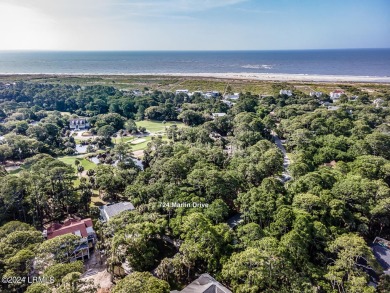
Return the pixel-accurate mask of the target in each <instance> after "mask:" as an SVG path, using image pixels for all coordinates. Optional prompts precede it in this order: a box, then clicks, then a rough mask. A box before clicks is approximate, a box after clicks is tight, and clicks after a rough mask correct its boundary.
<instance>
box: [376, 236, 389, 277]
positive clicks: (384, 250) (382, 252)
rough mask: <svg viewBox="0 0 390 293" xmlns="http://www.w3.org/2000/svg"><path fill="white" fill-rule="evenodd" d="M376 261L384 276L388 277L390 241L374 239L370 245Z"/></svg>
mask: <svg viewBox="0 0 390 293" xmlns="http://www.w3.org/2000/svg"><path fill="white" fill-rule="evenodd" d="M371 248H372V251H373V253H374V256H375V258H376V260H377V261H378V262H379V264H380V265H381V266H382V268H383V272H384V273H385V274H386V275H390V241H388V240H386V239H383V238H379V237H376V238H375V240H374V242H373V244H372V245H371Z"/></svg>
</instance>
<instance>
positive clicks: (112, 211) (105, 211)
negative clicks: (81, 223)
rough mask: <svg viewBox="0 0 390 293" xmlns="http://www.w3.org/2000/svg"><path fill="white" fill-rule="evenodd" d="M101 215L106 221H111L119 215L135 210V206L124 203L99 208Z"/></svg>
mask: <svg viewBox="0 0 390 293" xmlns="http://www.w3.org/2000/svg"><path fill="white" fill-rule="evenodd" d="M99 209H100V215H101V217H102V218H103V220H104V221H109V220H110V218H112V217H115V216H116V215H119V214H120V213H121V212H123V211H132V210H134V206H133V204H132V203H131V202H128V201H124V202H119V203H115V204H108V205H104V206H102V207H100V208H99Z"/></svg>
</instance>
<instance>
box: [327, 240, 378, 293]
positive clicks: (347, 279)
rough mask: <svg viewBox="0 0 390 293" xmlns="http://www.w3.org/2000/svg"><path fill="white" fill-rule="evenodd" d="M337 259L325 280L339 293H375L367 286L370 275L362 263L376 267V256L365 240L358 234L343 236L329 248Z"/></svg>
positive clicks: (330, 266) (333, 261) (330, 267)
mask: <svg viewBox="0 0 390 293" xmlns="http://www.w3.org/2000/svg"><path fill="white" fill-rule="evenodd" d="M328 250H329V252H330V253H332V254H333V255H334V256H335V258H334V259H333V260H332V261H331V264H330V265H328V267H327V269H328V272H327V274H326V275H325V278H326V279H327V280H329V282H330V283H331V284H332V288H333V289H334V290H338V292H365V293H366V292H375V289H374V288H372V287H369V286H368V285H367V281H368V275H367V273H366V272H365V271H364V270H363V269H364V267H365V266H363V265H362V264H361V263H360V261H361V260H364V261H366V262H367V263H368V264H369V265H371V266H375V264H374V263H375V261H374V256H373V254H372V251H371V249H370V248H369V247H368V246H367V245H366V243H365V241H364V239H363V238H362V237H360V236H358V235H356V234H352V233H349V234H343V235H341V236H339V237H337V238H336V239H335V240H334V241H333V242H331V243H330V244H329V246H328Z"/></svg>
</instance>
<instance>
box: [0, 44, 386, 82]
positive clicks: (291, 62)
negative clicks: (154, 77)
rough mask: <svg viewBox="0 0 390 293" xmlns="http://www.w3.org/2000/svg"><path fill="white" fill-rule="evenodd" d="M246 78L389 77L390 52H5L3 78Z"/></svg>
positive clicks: (0, 53) (1, 53) (2, 55)
mask: <svg viewBox="0 0 390 293" xmlns="http://www.w3.org/2000/svg"><path fill="white" fill-rule="evenodd" d="M241 72H246V73H283V74H316V75H352V76H390V49H345V50H300V51H142V52H141V51H115V52H57V51H56V52H53V51H34V52H27V51H13V52H11V51H0V74H1V73H7V74H11V73H54V74H153V73H241Z"/></svg>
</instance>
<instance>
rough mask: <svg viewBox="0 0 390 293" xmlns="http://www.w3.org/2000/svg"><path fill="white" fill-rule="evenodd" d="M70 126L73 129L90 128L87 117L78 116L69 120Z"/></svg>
mask: <svg viewBox="0 0 390 293" xmlns="http://www.w3.org/2000/svg"><path fill="white" fill-rule="evenodd" d="M69 128H70V129H71V130H85V129H88V128H89V122H88V121H87V119H86V118H76V119H71V120H70V121H69Z"/></svg>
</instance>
